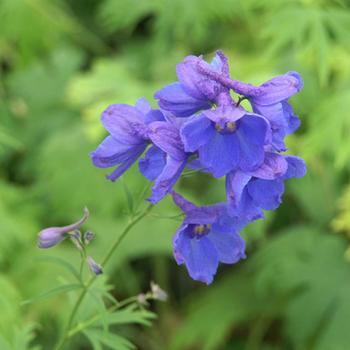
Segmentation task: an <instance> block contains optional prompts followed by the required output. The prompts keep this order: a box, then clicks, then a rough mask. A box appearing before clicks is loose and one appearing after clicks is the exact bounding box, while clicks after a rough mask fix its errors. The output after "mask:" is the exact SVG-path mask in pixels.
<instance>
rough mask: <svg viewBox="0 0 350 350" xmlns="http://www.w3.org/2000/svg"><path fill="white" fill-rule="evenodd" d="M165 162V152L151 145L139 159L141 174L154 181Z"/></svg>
mask: <svg viewBox="0 0 350 350" xmlns="http://www.w3.org/2000/svg"><path fill="white" fill-rule="evenodd" d="M165 164H166V153H165V152H163V151H162V150H161V149H160V148H158V147H156V146H152V147H151V148H150V149H149V150H148V151H147V153H146V155H145V157H144V158H142V159H140V161H139V169H140V172H141V174H142V175H143V176H144V177H145V178H146V179H148V180H150V181H154V180H155V179H156V178H157V177H158V176H159V175H160V174H161V173H162V171H163V169H164V167H165Z"/></svg>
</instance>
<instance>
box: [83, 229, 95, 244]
mask: <svg viewBox="0 0 350 350" xmlns="http://www.w3.org/2000/svg"><path fill="white" fill-rule="evenodd" d="M94 237H95V234H94V233H93V232H91V231H86V232H85V233H84V244H89V243H90V242H91V241H92V240H93V239H94Z"/></svg>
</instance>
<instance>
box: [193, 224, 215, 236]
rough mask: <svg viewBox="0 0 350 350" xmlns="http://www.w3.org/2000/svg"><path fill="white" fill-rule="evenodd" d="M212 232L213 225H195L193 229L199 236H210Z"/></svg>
mask: <svg viewBox="0 0 350 350" xmlns="http://www.w3.org/2000/svg"><path fill="white" fill-rule="evenodd" d="M210 230H211V225H210V224H208V225H195V226H194V227H193V233H194V234H195V235H197V236H202V235H205V234H208V233H209V232H210Z"/></svg>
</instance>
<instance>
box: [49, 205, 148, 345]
mask: <svg viewBox="0 0 350 350" xmlns="http://www.w3.org/2000/svg"><path fill="white" fill-rule="evenodd" d="M152 208H153V205H152V204H149V205H148V206H147V207H146V208H145V210H144V211H143V212H141V213H140V214H139V215H137V216H135V217H133V218H132V219H131V220H130V222H129V223H128V225H127V226H126V227H125V229H124V231H123V232H122V233H121V235H120V236H119V237H118V238H117V240H116V241H115V242H114V244H113V245H112V246H111V248H110V249H109V250H108V252H107V253H106V255H105V257H104V258H103V259H102V262H101V265H102V266H105V265H106V264H107V262H108V261H109V259H110V258H111V257H112V255H113V253H114V252H115V250H116V249H117V248H118V247H119V245H120V243H121V242H122V241H123V239H124V238H125V236H126V235H127V234H128V233H129V231H130V230H131V229H132V228H133V227H134V226H135V225H136V224H137V223H138V222H139V221H140V220H141V219H143V218H144V217H145V216H147V214H148V213H149V212H150V211H151V210H152ZM96 277H97V276H96V275H95V276H92V277H90V279H89V280H88V281H87V282H86V284H85V285H84V289H83V291H82V292H81V293H80V295H79V297H78V299H77V301H76V303H75V305H74V307H73V310H72V312H71V314H70V316H69V319H68V322H67V326H66V328H65V331H64V333H63V336H62V337H61V339H60V340H59V342H58V343H57V345H56V347H55V349H56V350H59V349H62V347H63V345H64V344H65V342H66V340H67V339H68V337H69V331H70V329H71V327H72V325H73V322H74V319H75V316H76V314H77V312H78V310H79V307H80V305H81V303H82V302H83V300H84V298H85V295H86V294H87V292H88V290H89V288H90V287H91V285H92V284H93V283H94V281H95V280H96Z"/></svg>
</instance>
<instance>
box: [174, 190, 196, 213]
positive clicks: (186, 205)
mask: <svg viewBox="0 0 350 350" xmlns="http://www.w3.org/2000/svg"><path fill="white" fill-rule="evenodd" d="M171 195H172V197H173V201H174V203H175V204H176V205H177V206H178V207H179V208H180V209H181V210H182V211H183V212H184V213H187V212H189V211H190V210H193V209H196V208H197V206H196V205H194V204H193V203H191V202H190V201H188V200H187V199H185V198H184V197H182V196H181V195H180V194H179V193H177V192H175V191H172V193H171Z"/></svg>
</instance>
